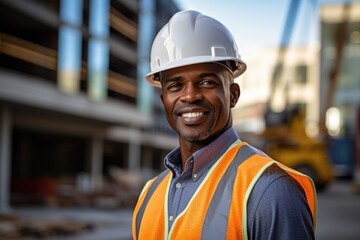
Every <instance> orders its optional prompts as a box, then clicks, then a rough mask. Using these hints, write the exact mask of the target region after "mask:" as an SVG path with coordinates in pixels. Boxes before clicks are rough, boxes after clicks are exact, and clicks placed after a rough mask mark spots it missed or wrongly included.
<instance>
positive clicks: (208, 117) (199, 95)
mask: <svg viewBox="0 0 360 240" xmlns="http://www.w3.org/2000/svg"><path fill="white" fill-rule="evenodd" d="M230 77H231V75H230V72H229V71H228V70H226V68H225V67H223V66H221V65H219V64H215V63H203V64H196V65H190V66H185V67H179V68H175V69H171V70H167V71H164V72H163V73H162V76H161V85H162V93H161V100H162V103H163V105H164V109H165V113H166V117H167V120H168V122H169V124H170V126H171V127H172V128H173V129H174V130H175V131H176V132H177V133H178V134H179V136H180V141H187V142H202V141H207V140H211V139H212V137H214V136H217V135H218V134H219V133H221V132H222V131H224V130H226V129H228V128H229V127H231V125H232V119H231V108H233V107H234V106H235V105H236V102H237V100H238V98H239V96H240V89H239V86H238V85H237V84H234V83H231V79H230Z"/></svg>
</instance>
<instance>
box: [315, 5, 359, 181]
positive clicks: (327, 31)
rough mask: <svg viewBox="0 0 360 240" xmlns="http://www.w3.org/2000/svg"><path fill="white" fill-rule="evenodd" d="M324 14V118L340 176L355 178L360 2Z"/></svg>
mask: <svg viewBox="0 0 360 240" xmlns="http://www.w3.org/2000/svg"><path fill="white" fill-rule="evenodd" d="M320 15H321V52H320V60H321V66H320V81H321V89H320V94H319V96H320V110H321V112H320V116H321V117H322V119H321V120H322V124H323V125H325V126H326V127H327V130H328V133H329V135H330V136H331V138H330V142H329V143H330V145H329V149H330V154H331V156H332V159H333V161H334V163H335V167H336V168H335V170H336V174H337V175H340V176H341V175H345V176H346V175H347V176H351V175H352V174H353V172H354V167H355V162H356V160H355V159H356V158H357V162H358V168H359V169H358V170H357V171H358V172H360V155H358V156H356V155H355V148H356V147H355V145H356V144H357V145H358V149H360V139H359V138H360V136H359V135H358V136H356V133H359V130H360V124H359V121H360V119H358V118H359V116H360V115H359V113H360V2H352V1H348V3H347V4H330V5H324V6H323V7H322V8H321V11H320ZM356 138H357V140H356ZM359 181H360V180H359Z"/></svg>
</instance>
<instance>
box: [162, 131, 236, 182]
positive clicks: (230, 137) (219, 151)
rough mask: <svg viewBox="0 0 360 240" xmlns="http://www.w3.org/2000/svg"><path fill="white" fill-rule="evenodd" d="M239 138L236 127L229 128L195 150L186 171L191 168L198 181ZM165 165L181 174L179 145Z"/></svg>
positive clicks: (176, 174)
mask: <svg viewBox="0 0 360 240" xmlns="http://www.w3.org/2000/svg"><path fill="white" fill-rule="evenodd" d="M238 139H239V137H238V135H237V133H236V131H235V129H234V128H229V129H228V130H226V131H225V132H224V133H222V134H221V135H220V136H219V137H218V138H216V139H215V140H214V141H212V142H211V143H210V144H208V145H207V146H205V147H203V148H201V149H199V150H198V151H196V152H194V153H193V154H192V155H191V157H190V158H189V159H188V160H187V162H186V166H185V171H190V170H191V171H192V177H193V180H194V181H196V180H197V179H199V177H200V176H201V175H202V174H203V173H204V172H206V171H207V170H208V169H209V168H210V166H212V164H213V163H214V162H215V161H216V160H218V159H219V158H220V157H221V156H222V155H223V154H224V153H225V152H226V150H227V149H228V148H229V147H230V145H231V144H233V143H234V142H235V141H236V140H238ZM165 166H166V167H167V168H168V169H170V170H171V171H172V172H173V174H174V176H179V175H181V157H180V148H179V147H177V148H175V149H174V150H172V151H171V152H170V153H169V154H168V155H167V156H166V157H165Z"/></svg>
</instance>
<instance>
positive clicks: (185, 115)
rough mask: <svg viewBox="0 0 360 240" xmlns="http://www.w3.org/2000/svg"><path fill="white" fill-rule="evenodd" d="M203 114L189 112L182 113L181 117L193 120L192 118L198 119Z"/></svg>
mask: <svg viewBox="0 0 360 240" xmlns="http://www.w3.org/2000/svg"><path fill="white" fill-rule="evenodd" d="M204 114H205V113H203V112H189V113H183V114H182V115H181V116H182V117H185V118H194V117H199V116H201V115H204Z"/></svg>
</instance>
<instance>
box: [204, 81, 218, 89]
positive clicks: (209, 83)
mask: <svg viewBox="0 0 360 240" xmlns="http://www.w3.org/2000/svg"><path fill="white" fill-rule="evenodd" d="M217 85H218V84H217V82H215V81H213V80H209V79H206V80H202V81H201V82H200V84H199V86H200V87H203V88H214V87H216V86H217Z"/></svg>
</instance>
